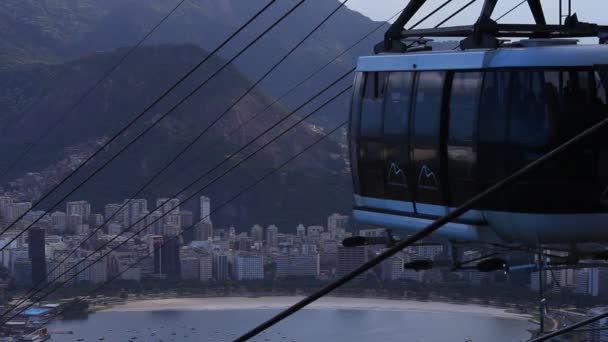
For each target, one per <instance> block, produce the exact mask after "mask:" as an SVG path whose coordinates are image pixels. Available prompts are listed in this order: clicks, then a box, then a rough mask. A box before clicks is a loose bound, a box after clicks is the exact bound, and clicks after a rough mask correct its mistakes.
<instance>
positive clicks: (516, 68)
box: [350, 40, 608, 243]
mask: <svg viewBox="0 0 608 342" xmlns="http://www.w3.org/2000/svg"><path fill="white" fill-rule="evenodd" d="M542 42H543V40H528V41H522V44H523V45H524V46H526V44H530V45H535V46H534V47H528V46H526V47H510V48H499V49H486V50H484V49H478V50H469V51H459V52H455V51H441V52H420V53H407V54H385V55H378V56H370V57H361V58H360V59H359V62H358V67H357V71H358V72H357V75H356V79H355V83H354V96H353V100H352V107H351V120H350V153H351V165H352V174H353V181H354V189H355V195H354V202H355V208H354V217H355V219H356V220H357V221H358V222H361V223H365V224H373V225H379V226H383V227H390V228H396V229H398V230H399V229H401V230H404V231H417V230H420V229H422V228H423V227H425V226H426V225H428V224H430V223H431V222H432V221H433V220H434V219H436V218H438V217H440V216H442V215H444V214H446V213H447V212H448V211H449V210H450V209H451V208H454V207H457V206H458V205H460V204H462V203H463V202H464V201H465V200H467V199H469V198H471V197H472V196H474V195H475V194H477V193H479V192H480V191H482V190H484V189H486V188H488V187H489V186H491V185H493V184H494V183H496V182H497V181H499V180H501V179H503V178H505V177H507V176H508V175H510V174H512V173H513V172H514V171H516V170H518V169H520V168H522V167H523V166H525V165H527V164H528V163H530V162H532V161H534V160H535V159H537V158H538V157H540V156H541V155H543V154H544V153H546V152H548V151H550V150H551V149H552V148H554V147H556V146H558V145H559V144H561V143H563V142H565V141H566V140H568V139H569V138H572V137H573V136H575V135H576V134H578V133H580V132H581V131H582V130H584V129H586V128H588V127H590V126H591V125H593V124H594V123H597V122H598V121H599V120H600V119H602V118H604V117H605V116H606V115H608V106H607V96H608V94H607V92H606V89H607V87H608V77H606V73H607V71H606V70H608V69H606V68H605V67H603V66H602V65H606V64H608V46H607V45H593V46H592V45H588V46H587V45H574V44H572V43H573V42H572V41H563V43H565V44H567V45H563V46H554V45H555V41H551V44H550V45H551V46H542V45H543V44H542ZM532 43H534V44H532ZM538 45H541V46H538ZM607 139H608V134H607V132H601V133H600V134H596V135H595V136H594V137H592V138H590V139H588V140H585V141H584V142H583V143H580V144H579V145H577V146H575V147H573V148H571V149H569V150H568V151H566V152H565V153H562V154H561V155H559V157H557V158H555V159H553V160H552V161H551V162H548V163H546V164H544V165H543V167H541V168H539V169H537V170H536V171H535V172H532V173H530V174H528V175H527V177H525V178H523V179H521V180H520V181H519V182H518V183H516V184H515V185H513V186H511V187H509V188H508V189H507V190H506V191H504V190H503V191H501V192H500V193H498V194H496V195H495V196H493V197H491V198H490V199H488V200H486V201H484V202H483V203H482V204H481V205H479V206H478V207H477V208H475V210H471V211H469V212H467V213H466V214H465V215H463V216H461V217H460V218H459V219H458V220H456V221H453V222H451V223H450V224H448V225H446V226H444V227H442V228H441V229H440V230H439V231H437V233H436V234H442V235H443V236H446V237H448V238H450V239H455V240H484V241H504V242H509V241H518V242H526V243H537V242H539V241H541V242H542V243H571V242H599V241H608V144H607V143H606V141H607Z"/></svg>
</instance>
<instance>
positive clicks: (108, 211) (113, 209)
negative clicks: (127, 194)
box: [103, 203, 123, 223]
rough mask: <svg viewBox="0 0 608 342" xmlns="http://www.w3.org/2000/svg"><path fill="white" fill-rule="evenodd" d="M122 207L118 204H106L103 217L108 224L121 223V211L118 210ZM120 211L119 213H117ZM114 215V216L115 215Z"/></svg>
mask: <svg viewBox="0 0 608 342" xmlns="http://www.w3.org/2000/svg"><path fill="white" fill-rule="evenodd" d="M121 207H122V205H121V204H120V203H108V204H106V205H105V207H104V211H103V216H104V218H105V219H106V220H110V222H118V223H122V222H123V211H122V210H121V209H120V208H121ZM118 211H120V212H118ZM115 214H116V215H115Z"/></svg>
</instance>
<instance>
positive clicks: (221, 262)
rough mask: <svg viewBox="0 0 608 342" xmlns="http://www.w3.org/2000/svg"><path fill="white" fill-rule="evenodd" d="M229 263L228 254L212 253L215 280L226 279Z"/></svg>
mask: <svg viewBox="0 0 608 342" xmlns="http://www.w3.org/2000/svg"><path fill="white" fill-rule="evenodd" d="M229 274H230V265H229V263H228V255H226V254H223V253H220V254H213V278H214V279H215V280H217V281H224V280H228V278H229V277H228V276H229Z"/></svg>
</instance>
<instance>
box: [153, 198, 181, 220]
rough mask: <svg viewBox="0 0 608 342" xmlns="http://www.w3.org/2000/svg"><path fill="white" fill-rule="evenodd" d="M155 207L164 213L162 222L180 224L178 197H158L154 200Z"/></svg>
mask: <svg viewBox="0 0 608 342" xmlns="http://www.w3.org/2000/svg"><path fill="white" fill-rule="evenodd" d="M156 208H157V210H158V211H159V212H160V213H161V215H165V214H166V215H165V216H164V217H163V220H162V221H163V222H164V223H166V224H172V225H177V226H181V224H180V218H181V216H180V211H179V199H178V198H171V199H169V198H159V199H157V200H156Z"/></svg>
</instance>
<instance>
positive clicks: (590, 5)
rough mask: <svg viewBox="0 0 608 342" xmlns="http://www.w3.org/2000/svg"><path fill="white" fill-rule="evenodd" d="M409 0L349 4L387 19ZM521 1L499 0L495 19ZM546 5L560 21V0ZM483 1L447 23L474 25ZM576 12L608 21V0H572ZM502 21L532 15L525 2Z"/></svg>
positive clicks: (433, 2) (457, 2)
mask: <svg viewBox="0 0 608 342" xmlns="http://www.w3.org/2000/svg"><path fill="white" fill-rule="evenodd" d="M444 1H445V0H427V2H426V4H425V5H424V6H423V7H422V9H421V12H420V13H419V14H418V15H417V16H416V17H414V19H413V20H412V22H415V21H416V20H417V18H422V17H423V16H424V15H426V14H427V13H429V12H430V11H432V10H433V9H434V8H436V7H437V6H439V5H440V4H442V3H443V2H444ZM468 1H469V0H454V1H452V3H450V4H449V5H448V6H446V7H445V8H444V9H443V10H441V11H440V12H438V13H437V14H435V16H434V17H432V20H431V19H429V20H428V21H427V22H426V25H424V27H429V26H432V25H435V24H436V23H438V22H439V21H441V20H443V19H444V18H446V17H448V16H449V15H450V14H451V13H453V12H454V11H456V10H457V9H458V8H460V7H462V6H463V5H464V4H466V3H467V2H468ZM407 2H408V0H350V1H349V2H348V3H347V6H348V7H350V8H352V9H355V10H357V11H359V12H361V13H363V14H365V15H367V16H368V17H370V18H372V19H374V20H386V19H388V18H390V17H391V16H393V15H394V14H395V13H396V12H397V11H398V10H399V9H402V8H403V7H405V5H406V4H407ZM520 2H521V0H498V5H497V6H496V10H495V11H494V15H493V18H497V17H498V16H500V15H502V14H503V13H505V12H506V11H508V10H509V9H511V8H512V7H513V6H515V5H517V4H518V3H520ZM541 2H542V4H543V7H544V8H545V17H546V18H547V21H548V22H549V23H557V21H558V16H559V11H558V8H559V0H541ZM563 3H564V6H563V7H564V14H565V13H566V12H567V10H568V8H567V3H568V1H567V0H563ZM482 4H483V0H477V2H476V3H475V4H473V5H471V6H470V7H469V8H467V9H466V10H465V11H464V12H462V13H460V14H459V15H458V16H456V17H454V18H453V19H452V20H451V21H449V22H448V23H447V24H449V25H462V24H472V23H473V21H474V20H475V18H477V16H478V15H479V12H480V11H481V6H482ZM572 8H573V12H576V13H578V17H579V20H581V21H590V22H596V23H600V24H608V1H606V0H572ZM501 22H503V23H514V22H519V23H532V15H531V14H530V11H529V8H528V5H527V4H523V5H522V6H520V7H519V8H518V9H516V10H515V11H513V12H511V13H510V14H509V15H508V16H506V17H505V18H504V19H503V20H501Z"/></svg>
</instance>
